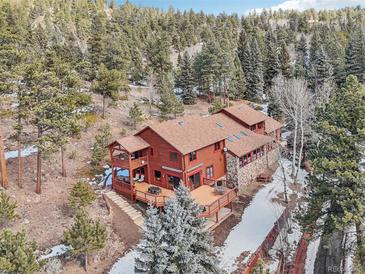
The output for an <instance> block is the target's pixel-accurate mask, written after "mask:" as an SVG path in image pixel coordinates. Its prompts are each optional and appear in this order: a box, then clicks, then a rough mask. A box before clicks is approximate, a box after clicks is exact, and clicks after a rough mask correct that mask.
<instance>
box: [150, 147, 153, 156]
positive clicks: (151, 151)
mask: <svg viewBox="0 0 365 274" xmlns="http://www.w3.org/2000/svg"><path fill="white" fill-rule="evenodd" d="M150 154H151V156H153V148H152V147H151V149H150Z"/></svg>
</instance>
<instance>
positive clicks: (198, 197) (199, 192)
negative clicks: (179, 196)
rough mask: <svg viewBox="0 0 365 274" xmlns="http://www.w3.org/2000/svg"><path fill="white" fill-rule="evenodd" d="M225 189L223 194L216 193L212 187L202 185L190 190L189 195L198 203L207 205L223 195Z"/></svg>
mask: <svg viewBox="0 0 365 274" xmlns="http://www.w3.org/2000/svg"><path fill="white" fill-rule="evenodd" d="M227 191H228V190H226V192H225V193H224V194H218V193H217V192H216V191H215V189H214V187H211V186H208V185H202V186H200V187H198V188H197V189H194V190H193V191H191V197H193V198H194V199H195V201H196V202H197V203H198V204H200V205H204V206H208V205H210V204H212V203H214V202H215V201H216V200H217V199H219V198H221V197H222V196H224V195H225V194H226V193H227Z"/></svg>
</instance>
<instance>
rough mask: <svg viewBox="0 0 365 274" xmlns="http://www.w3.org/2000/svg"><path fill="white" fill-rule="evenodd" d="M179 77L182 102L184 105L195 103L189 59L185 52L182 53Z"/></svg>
mask: <svg viewBox="0 0 365 274" xmlns="http://www.w3.org/2000/svg"><path fill="white" fill-rule="evenodd" d="M179 68H180V75H179V77H178V82H179V87H180V88H181V89H182V91H183V93H184V99H183V102H184V104H186V105H193V104H195V103H196V97H197V96H196V93H195V91H194V84H195V82H194V75H193V66H192V62H191V58H190V56H189V54H188V53H187V52H185V53H184V55H183V57H182V59H181V61H180V67H179Z"/></svg>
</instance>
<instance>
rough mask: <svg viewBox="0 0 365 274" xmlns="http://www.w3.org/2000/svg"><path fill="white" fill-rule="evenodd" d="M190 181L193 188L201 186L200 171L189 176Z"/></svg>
mask: <svg viewBox="0 0 365 274" xmlns="http://www.w3.org/2000/svg"><path fill="white" fill-rule="evenodd" d="M189 182H190V185H191V187H192V189H196V188H198V187H199V186H200V172H197V173H195V174H193V175H191V176H189Z"/></svg>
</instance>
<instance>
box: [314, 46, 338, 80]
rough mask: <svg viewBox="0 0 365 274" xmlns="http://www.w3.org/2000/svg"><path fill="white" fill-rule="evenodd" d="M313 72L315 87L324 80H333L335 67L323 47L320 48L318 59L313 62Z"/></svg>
mask: <svg viewBox="0 0 365 274" xmlns="http://www.w3.org/2000/svg"><path fill="white" fill-rule="evenodd" d="M312 73H313V82H314V87H318V86H321V85H323V83H324V82H326V81H327V82H329V81H332V80H333V67H332V65H331V63H330V62H329V59H328V56H327V53H326V52H325V50H324V49H323V47H321V48H320V50H319V52H318V54H317V59H316V60H314V62H313V71H312Z"/></svg>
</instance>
